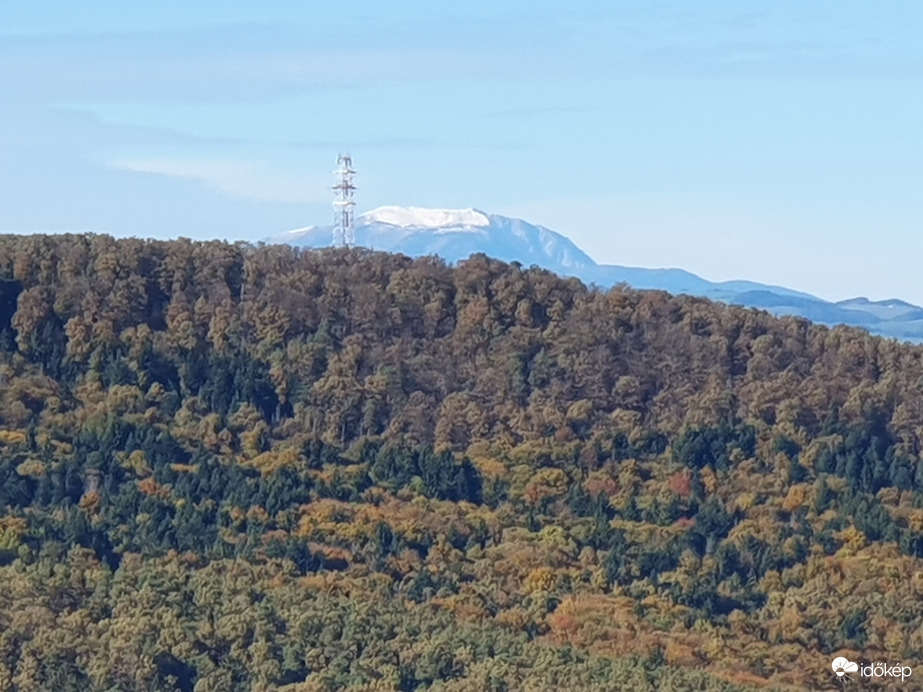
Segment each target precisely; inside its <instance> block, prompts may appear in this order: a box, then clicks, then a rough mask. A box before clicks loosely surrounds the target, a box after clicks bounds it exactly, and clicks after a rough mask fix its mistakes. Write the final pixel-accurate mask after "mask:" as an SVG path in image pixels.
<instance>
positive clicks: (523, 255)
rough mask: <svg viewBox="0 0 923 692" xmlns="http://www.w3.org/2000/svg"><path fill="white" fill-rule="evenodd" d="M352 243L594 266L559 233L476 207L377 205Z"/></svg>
mask: <svg viewBox="0 0 923 692" xmlns="http://www.w3.org/2000/svg"><path fill="white" fill-rule="evenodd" d="M355 231H356V244H358V245H361V246H362V247H367V248H372V249H373V250H387V251H388V252H400V253H403V254H405V255H409V256H411V257H419V256H422V255H439V256H440V257H442V258H443V259H445V260H446V261H447V262H458V261H459V260H463V259H467V258H468V257H470V256H471V255H473V254H475V253H478V252H483V253H484V254H487V255H490V256H491V257H496V258H497V259H500V260H503V261H504V262H521V263H522V264H524V265H526V266H531V265H533V264H536V265H538V266H541V267H545V268H547V269H551V270H552V271H555V272H559V273H563V274H569V275H578V270H583V269H587V268H590V267H595V266H596V263H595V262H594V261H593V260H592V259H591V258H590V257H589V256H588V255H586V254H585V253H584V252H583V251H582V250H580V248H578V247H577V246H576V245H574V244H573V243H572V242H571V241H570V240H568V239H567V238H565V237H564V236H562V235H561V234H559V233H555V232H554V231H551V230H549V229H547V228H544V227H542V226H535V225H533V224H530V223H526V222H525V221H522V220H520V219H510V218H508V217H505V216H497V215H496V214H485V213H484V212H482V211H478V210H477V209H424V208H422V207H394V206H387V207H379V208H377V209H373V210H372V211H370V212H368V213H366V214H362V215H360V216H358V217H357V218H356V223H355ZM332 233H333V231H332V228H331V227H330V226H310V227H308V228H301V229H297V230H294V231H290V232H289V233H286V234H284V235H282V236H277V237H276V238H273V239H272V240H273V241H274V242H286V243H290V244H292V245H297V246H299V247H312V248H320V247H326V246H328V245H330V243H331V241H332V238H333V235H332Z"/></svg>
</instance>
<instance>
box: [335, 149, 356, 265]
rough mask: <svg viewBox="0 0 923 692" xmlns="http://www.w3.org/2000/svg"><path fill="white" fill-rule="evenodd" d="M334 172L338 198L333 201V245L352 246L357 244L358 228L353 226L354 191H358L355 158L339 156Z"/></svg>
mask: <svg viewBox="0 0 923 692" xmlns="http://www.w3.org/2000/svg"><path fill="white" fill-rule="evenodd" d="M334 173H335V175H336V176H337V182H336V185H334V186H333V191H334V192H335V193H336V196H337V198H336V199H335V200H334V202H333V209H334V220H333V246H334V247H343V246H345V247H352V246H353V245H355V244H356V229H355V228H354V226H353V221H354V217H353V208H354V207H355V206H356V202H355V200H353V193H354V192H355V191H356V186H355V185H354V184H353V176H354V175H356V171H354V170H353V159H352V157H351V156H350V155H349V154H340V155H339V156H337V170H336V171H334Z"/></svg>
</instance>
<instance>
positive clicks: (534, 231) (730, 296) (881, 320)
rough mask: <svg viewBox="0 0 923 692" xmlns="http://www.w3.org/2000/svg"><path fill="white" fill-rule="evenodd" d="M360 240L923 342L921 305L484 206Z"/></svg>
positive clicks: (387, 217) (294, 239) (401, 220)
mask: <svg viewBox="0 0 923 692" xmlns="http://www.w3.org/2000/svg"><path fill="white" fill-rule="evenodd" d="M355 233H356V243H357V244H358V245H360V246H363V247H368V248H371V249H374V250H384V251H388V252H399V253H402V254H405V255H408V256H411V257H420V256H425V255H438V256H439V257H442V258H443V259H444V260H445V261H447V262H449V263H453V264H454V263H456V262H459V261H460V260H464V259H467V258H468V257H470V256H471V255H472V254H476V253H484V254H486V255H489V256H490V257H495V258H496V259H499V260H503V261H505V262H519V263H521V264H523V265H525V266H531V265H533V264H534V265H536V266H539V267H542V268H544V269H548V270H551V271H553V272H555V273H557V274H560V275H562V276H574V277H577V278H579V279H580V280H582V281H584V282H586V283H592V284H596V285H598V286H600V287H602V288H609V287H611V286H614V285H615V284H618V283H627V284H629V285H631V286H633V287H635V288H639V289H656V290H664V291H668V292H670V293H674V294H677V293H686V294H689V295H697V296H703V297H706V298H710V299H712V300H719V301H722V302H725V303H732V304H735V305H743V306H746V307H753V308H759V309H762V310H766V311H768V312H770V313H772V314H775V315H796V316H799V317H804V318H806V319H809V320H811V321H812V322H817V323H819V324H826V325H831V326H833V325H837V324H846V325H851V326H856V327H862V328H864V329H867V330H868V331H869V332H871V333H873V334H879V335H881V336H886V337H891V338H896V339H902V340H907V341H917V342H923V307H920V306H917V305H913V304H911V303H907V302H905V301H902V300H898V299H889V300H882V301H872V300H869V299H867V298H850V299H848V300H844V301H840V302H835V303H834V302H830V301H826V300H823V299H821V298H818V297H816V296H813V295H811V294H808V293H803V292H801V291H795V290H792V289H789V288H785V287H783V286H773V285H767V284H761V283H757V282H753V281H744V280H735V281H723V282H714V281H708V280H706V279H703V278H701V277H699V276H697V275H695V274H693V273H691V272H688V271H686V270H684V269H676V268H669V269H649V268H642V267H625V266H620V265H605V264H597V263H596V262H595V261H594V260H593V259H592V258H591V257H590V256H589V255H587V254H586V253H585V252H583V250H581V249H580V248H579V247H577V245H575V244H574V243H573V242H572V241H571V240H570V239H569V238H567V237H566V236H564V235H562V234H560V233H558V232H556V231H553V230H551V229H549V228H545V227H544V226H539V225H535V224H531V223H529V222H527V221H523V220H522V219H515V218H510V217H506V216H500V215H497V214H488V213H486V212H483V211H480V210H478V209H429V208H423V207H400V206H384V207H378V208H377V209H373V210H372V211H370V212H367V213H365V214H362V215H360V216H358V217H357V219H356V224H355ZM332 237H333V229H332V226H309V227H307V228H300V229H296V230H294V231H289V232H288V233H284V234H281V235H278V236H273V237H271V238H269V239H267V242H271V243H288V244H290V245H294V246H297V247H310V248H321V247H327V246H329V245H330V244H331V241H332Z"/></svg>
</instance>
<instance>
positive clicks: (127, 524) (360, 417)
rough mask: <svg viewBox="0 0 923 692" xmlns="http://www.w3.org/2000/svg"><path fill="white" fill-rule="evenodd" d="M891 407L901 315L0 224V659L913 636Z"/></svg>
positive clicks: (144, 685) (805, 665) (382, 675)
mask: <svg viewBox="0 0 923 692" xmlns="http://www.w3.org/2000/svg"><path fill="white" fill-rule="evenodd" d="M921 441H923V348H921V347H915V346H910V345H905V344H899V343H897V342H893V341H885V340H883V339H880V338H875V337H871V336H869V335H868V334H866V333H864V332H862V331H859V330H855V329H848V328H835V329H829V328H826V327H818V326H813V325H810V324H809V323H807V322H805V321H803V320H799V319H794V318H786V319H777V318H773V317H771V316H769V315H768V314H766V313H761V312H757V311H754V310H745V309H741V308H735V307H729V306H725V305H722V304H717V303H711V302H709V301H706V300H702V299H697V298H692V297H688V296H670V295H668V294H666V293H661V292H637V291H633V290H630V289H629V288H627V287H624V286H622V287H616V288H614V289H612V290H609V291H601V290H596V289H594V288H591V287H586V286H584V285H583V284H581V283H580V282H578V281H576V280H572V279H562V278H560V277H557V276H555V275H553V274H550V273H548V272H545V271H542V270H538V269H535V268H532V269H525V268H523V267H521V266H518V265H516V264H513V265H508V264H504V263H501V262H497V261H494V260H491V259H488V258H486V257H483V256H474V257H472V258H471V259H469V260H468V261H466V262H464V263H462V264H461V265H460V266H458V267H457V268H452V267H448V266H445V265H444V264H443V263H442V262H441V261H439V260H437V259H433V258H424V259H417V260H411V259H409V258H406V257H403V256H398V255H388V254H384V253H373V252H368V251H362V250H355V249H353V250H326V251H320V252H317V251H299V250H295V249H293V248H290V247H287V246H259V247H253V246H249V245H245V244H237V245H232V244H227V243H222V242H207V243H199V242H192V241H189V240H178V241H171V242H156V241H143V240H137V239H129V240H114V239H112V238H109V237H106V236H95V235H70V236H57V237H50V236H23V237H14V236H6V237H0V691H2V690H23V691H26V690H88V689H98V690H118V689H146V690H183V691H192V690H195V691H196V692H206V691H216V692H217V691H219V690H264V689H282V690H287V691H289V692H296V691H297V692H307V691H312V692H313V691H318V692H320V691H325V690H338V689H350V690H367V691H372V690H376V691H385V690H400V691H407V690H423V689H432V690H445V691H447V692H448V691H458V692H461V691H462V690H472V691H474V690H478V691H480V690H484V691H487V690H492V691H501V690H509V691H510V692H512V691H514V690H535V691H538V690H547V689H556V688H559V687H562V686H568V687H569V688H571V689H575V690H578V689H579V690H599V691H602V690H613V689H623V688H624V689H631V690H638V691H640V690H738V689H757V688H765V687H769V688H772V689H803V688H808V687H810V688H815V689H826V688H832V687H834V686H836V685H837V684H838V681H837V679H836V677H835V676H833V674H832V672H831V669H830V661H831V660H832V658H833V657H834V656H835V655H844V656H847V657H848V658H850V660H860V661H890V662H891V663H897V662H904V663H906V664H907V665H923V464H921V462H920V452H921ZM920 674H923V668H921V669H920ZM890 688H891V689H895V687H894V686H893V685H891V686H890ZM909 688H910V687H908V689H909Z"/></svg>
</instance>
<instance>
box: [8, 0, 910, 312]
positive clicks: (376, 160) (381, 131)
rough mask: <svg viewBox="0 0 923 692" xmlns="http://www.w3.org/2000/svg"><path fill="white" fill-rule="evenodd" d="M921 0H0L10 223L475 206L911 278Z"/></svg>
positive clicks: (191, 220) (97, 223) (895, 293)
mask: <svg viewBox="0 0 923 692" xmlns="http://www.w3.org/2000/svg"><path fill="white" fill-rule="evenodd" d="M921 35H923V5H920V4H919V3H916V2H899V1H894V2H883V3H875V4H872V3H868V2H852V1H849V0H840V1H837V2H834V1H832V0H815V1H814V2H810V3H805V2H791V1H789V0H771V1H764V2H759V1H756V2H740V1H739V0H738V1H737V2H730V1H726V0H712V1H710V2H707V3H687V2H678V1H672V2H667V1H664V0H661V1H657V0H635V1H631V2H619V1H613V2H581V1H580V0H574V1H572V2H568V3H563V2H543V1H542V0H532V1H530V2H518V1H515V0H506V1H504V2H486V1H481V0H477V1H464V2H454V3H439V2H433V1H432V0H430V1H429V2H408V1H401V0H394V1H392V2H388V3H381V2H375V3H372V2H365V1H362V0H358V1H354V2H351V3H305V2H278V1H277V2H272V1H271V0H267V1H265V2H263V3H260V4H259V5H257V3H253V2H246V3H245V2H234V1H233V0H224V1H222V2H215V1H213V0H197V1H196V2H195V3H192V2H188V0H185V1H184V2H178V1H176V0H161V1H160V2H158V3H146V4H141V3H126V2H124V1H122V2H111V1H109V2H104V1H102V0H83V1H82V2H79V3H74V2H63V0H58V1H49V0H3V2H2V3H0V94H2V96H0V232H38V231H41V232H46V231H48V232H53V231H64V230H90V231H97V232H106V233H112V234H115V235H138V236H153V237H175V236H178V235H183V236H187V237H193V238H210V237H222V238H230V239H238V238H245V239H257V238H261V237H265V236H267V235H272V234H275V233H279V232H282V231H285V230H288V229H290V228H295V227H300V226H305V225H309V224H316V223H327V222H329V220H330V218H331V215H332V210H331V207H330V200H331V197H330V193H329V192H328V187H329V185H330V182H331V176H330V171H331V170H332V169H333V167H334V165H335V162H336V155H337V153H338V152H339V151H349V152H350V153H352V155H353V157H354V162H355V165H356V167H357V168H358V169H359V172H360V175H359V178H358V183H359V185H360V191H359V194H358V197H357V201H358V205H359V211H363V210H368V209H371V208H373V207H375V206H379V205H382V204H406V205H419V206H437V207H476V208H479V209H483V210H485V211H488V212H494V213H506V214H510V215H515V216H519V217H521V218H525V219H527V220H529V221H532V222H535V223H541V224H543V225H546V226H548V227H550V228H553V229H555V230H558V231H560V232H562V233H564V234H565V235H568V236H569V237H571V238H572V239H573V240H575V241H576V242H577V243H578V244H579V245H580V246H581V247H582V248H583V249H585V250H586V251H587V252H588V253H589V254H590V255H592V256H593V257H594V258H595V259H596V260H597V261H600V262H607V263H616V264H626V265H634V266H650V267H658V266H680V267H683V268H686V269H689V270H691V271H694V272H696V273H698V274H700V275H702V276H704V277H705V278H708V279H713V280H722V279H731V278H747V279H753V280H758V281H765V282H770V283H777V284H783V285H786V286H789V287H792V288H796V289H800V290H805V291H809V292H811V293H814V294H816V295H820V296H822V297H825V298H830V299H842V298H846V297H849V296H854V295H866V296H869V297H871V298H887V297H901V298H904V299H907V300H911V301H914V302H917V303H920V304H923V278H921V277H923V274H921V272H920V271H919V269H918V264H919V263H920V258H921V257H923V233H921V232H920V231H921V226H923V195H921V190H923V185H921V183H923V136H921V127H920V123H923V88H921V87H923V41H920V40H919V37H920V36H921Z"/></svg>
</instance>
